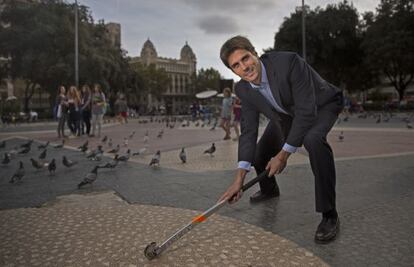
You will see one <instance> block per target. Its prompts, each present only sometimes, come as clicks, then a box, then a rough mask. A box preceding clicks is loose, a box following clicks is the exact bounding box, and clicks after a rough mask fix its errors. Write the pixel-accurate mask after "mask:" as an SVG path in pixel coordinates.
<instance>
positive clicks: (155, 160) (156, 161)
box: [149, 150, 161, 166]
mask: <svg viewBox="0 0 414 267" xmlns="http://www.w3.org/2000/svg"><path fill="white" fill-rule="evenodd" d="M160 159H161V151H159V150H158V151H157V153H155V155H154V156H153V157H152V159H151V162H150V164H149V165H150V166H153V165H155V164H157V165H158V166H159V165H160Z"/></svg>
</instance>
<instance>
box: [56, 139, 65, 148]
mask: <svg viewBox="0 0 414 267" xmlns="http://www.w3.org/2000/svg"><path fill="white" fill-rule="evenodd" d="M64 145H65V139H62V143H60V144H57V145H55V146H54V147H55V148H62V147H63V146H64Z"/></svg>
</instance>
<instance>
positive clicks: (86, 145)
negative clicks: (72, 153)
mask: <svg viewBox="0 0 414 267" xmlns="http://www.w3.org/2000/svg"><path fill="white" fill-rule="evenodd" d="M88 143H89V142H88V140H86V142H85V143H84V144H83V145H81V146H79V147H78V149H80V151H81V152H86V151H87V150H88Z"/></svg>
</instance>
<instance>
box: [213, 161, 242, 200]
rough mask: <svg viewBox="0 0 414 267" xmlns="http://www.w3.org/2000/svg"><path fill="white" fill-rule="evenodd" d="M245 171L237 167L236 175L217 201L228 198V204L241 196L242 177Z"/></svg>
mask: <svg viewBox="0 0 414 267" xmlns="http://www.w3.org/2000/svg"><path fill="white" fill-rule="evenodd" d="M246 173H247V171H246V170H243V169H238V170H237V174H236V177H235V179H234V181H233V183H232V184H231V185H230V186H229V187H228V188H227V190H226V192H224V194H223V195H222V196H221V197H220V198H219V200H218V202H220V201H223V200H228V201H229V203H230V204H233V203H235V202H237V201H238V200H239V199H240V198H241V196H242V191H241V188H242V186H243V182H244V178H245V176H246Z"/></svg>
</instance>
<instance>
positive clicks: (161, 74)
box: [133, 63, 171, 97]
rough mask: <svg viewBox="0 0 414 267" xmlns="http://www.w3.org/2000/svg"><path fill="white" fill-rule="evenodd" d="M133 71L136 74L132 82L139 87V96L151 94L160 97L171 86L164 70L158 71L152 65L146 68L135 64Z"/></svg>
mask: <svg viewBox="0 0 414 267" xmlns="http://www.w3.org/2000/svg"><path fill="white" fill-rule="evenodd" d="M133 70H134V71H135V72H136V74H135V75H136V76H135V77H134V82H135V83H136V84H137V85H139V86H140V88H139V89H140V90H139V92H140V94H141V95H144V94H152V95H154V96H156V97H160V96H161V95H162V94H163V93H165V91H166V90H167V88H168V87H169V86H170V84H171V79H170V77H169V76H168V74H167V72H166V71H165V70H164V69H158V68H156V66H155V65H154V64H150V65H148V66H146V65H143V64H140V63H135V64H134V66H133Z"/></svg>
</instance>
